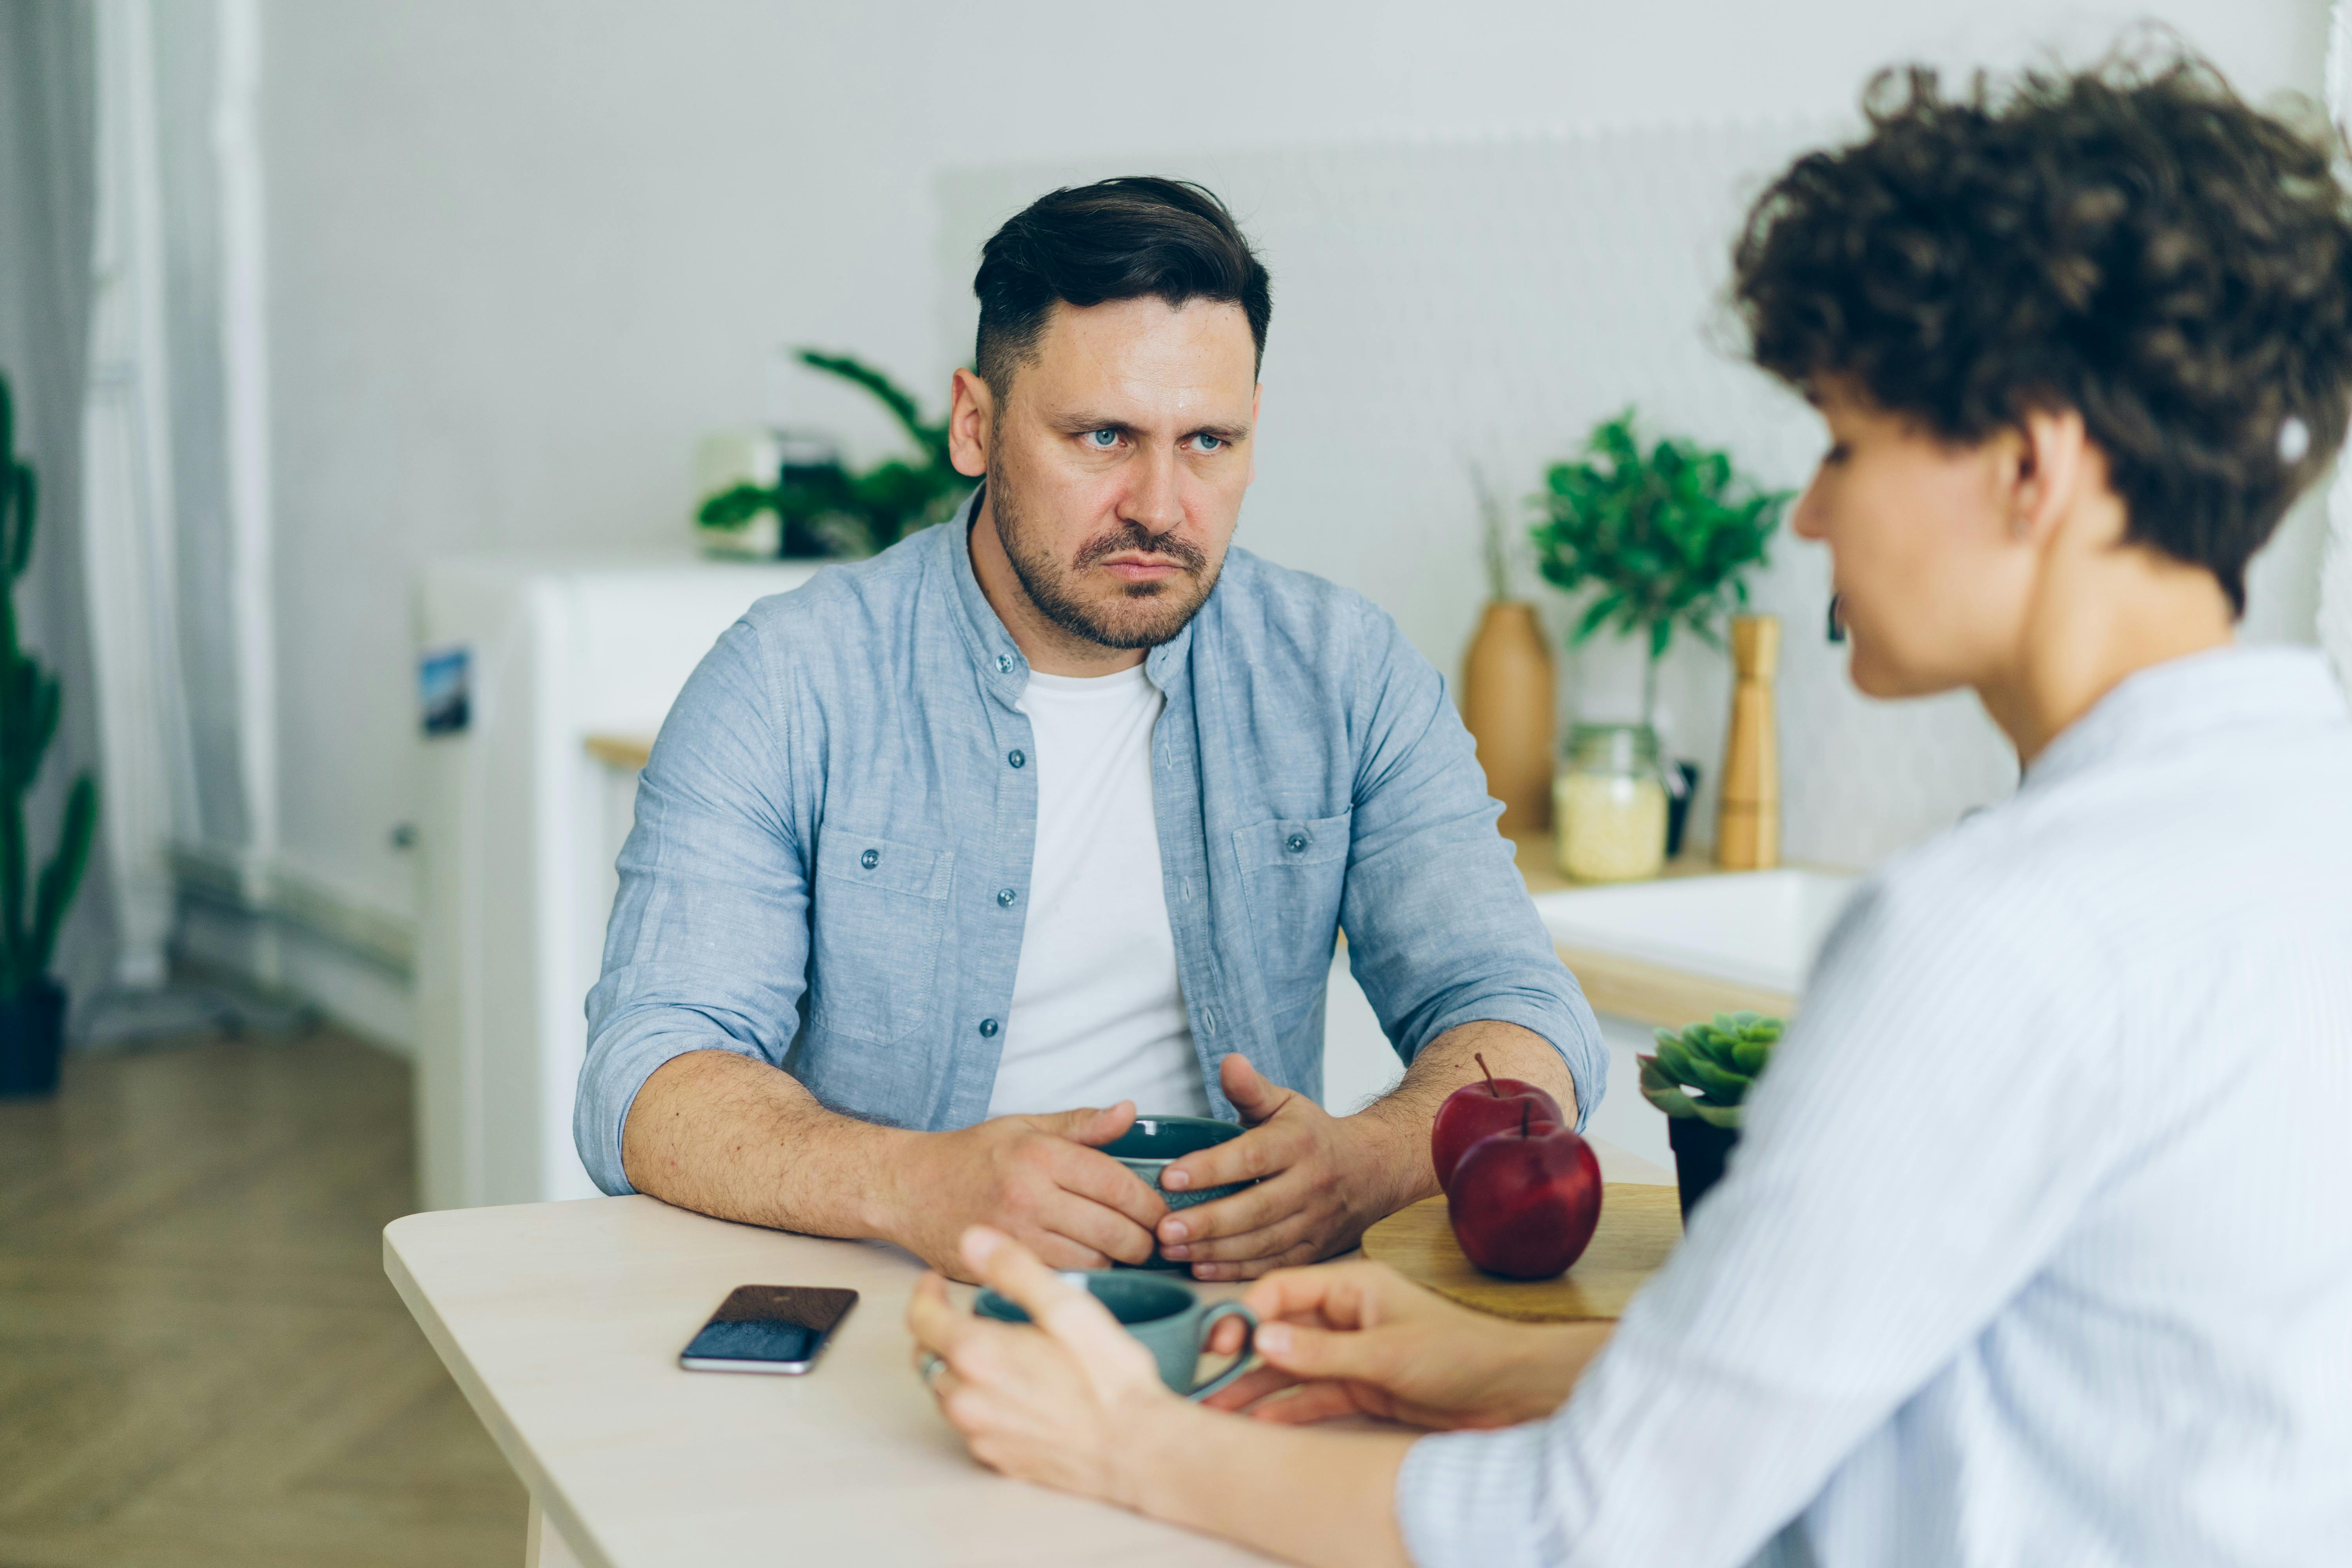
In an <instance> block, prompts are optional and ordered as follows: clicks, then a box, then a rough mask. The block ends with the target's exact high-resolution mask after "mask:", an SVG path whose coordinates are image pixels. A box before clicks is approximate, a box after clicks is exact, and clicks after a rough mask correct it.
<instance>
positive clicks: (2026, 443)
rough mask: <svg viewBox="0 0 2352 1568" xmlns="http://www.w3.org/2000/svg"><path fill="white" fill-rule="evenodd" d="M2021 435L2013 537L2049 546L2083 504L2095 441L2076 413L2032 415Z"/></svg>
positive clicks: (2031, 412)
mask: <svg viewBox="0 0 2352 1568" xmlns="http://www.w3.org/2000/svg"><path fill="white" fill-rule="evenodd" d="M2017 433H2018V436H2019V437H2020V440H2019V446H2018V452H2017V471H2016V477H2015V479H2013V480H2012V481H2011V484H2012V493H2011V497H2010V504H2011V512H2010V531H2011V533H2012V534H2014V535H2015V536H2016V537H2017V538H2018V539H2019V541H2021V542H2027V541H2030V542H2033V543H2036V544H2041V543H2045V542H2048V541H2049V540H2050V539H2052V538H2053V537H2054V536H2055V535H2056V533H2057V531H2058V530H2059V528H2060V526H2061V525H2063V523H2064V522H2065V521H2066V519H2067V518H2068V516H2069V515H2071V514H2072V513H2073V511H2074V506H2075V503H2076V502H2077V501H2078V500H2081V499H2082V489H2083V485H2084V480H2085V479H2086V478H2087V477H2088V469H2089V464H2088V461H2087V459H2088V457H2089V445H2090V437H2089V434H2088V433H2087V432H2086V431H2085V430H2084V427H2083V416H2082V415H2081V414H2080V413H2078V412H2076V411H2075V410H2074V409H2072V408H2058V409H2032V410H2029V411H2028V412H2027V414H2026V415H2025V416H2024V418H2022V419H2021V420H2020V421H2019V422H2018V432H2017Z"/></svg>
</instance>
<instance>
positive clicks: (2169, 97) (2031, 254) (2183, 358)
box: [1732, 47, 2352, 613]
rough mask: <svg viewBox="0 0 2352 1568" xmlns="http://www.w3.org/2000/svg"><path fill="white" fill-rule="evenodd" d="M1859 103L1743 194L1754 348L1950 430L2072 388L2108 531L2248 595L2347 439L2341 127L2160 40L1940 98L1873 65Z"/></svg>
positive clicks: (1803, 377)
mask: <svg viewBox="0 0 2352 1568" xmlns="http://www.w3.org/2000/svg"><path fill="white" fill-rule="evenodd" d="M1863 108H1864V112H1865V113H1866V114H1867V116H1868V118H1869V121H1870V133H1869V134H1868V136H1866V137H1865V138H1864V140H1862V141H1860V142H1856V143H1854V144H1853V145H1851V146H1848V147H1844V148H1842V149H1839V150H1837V151H1834V152H1823V153H1811V154H1809V155H1808V156H1806V157H1804V158H1801V159H1800V160H1799V161H1798V162H1797V163H1796V164H1795V165H1794V166H1792V167H1791V168H1790V169H1789V170H1788V172H1787V173H1785V174H1782V175H1781V176H1780V178H1779V179H1778V180H1777V181H1775V182H1774V183H1773V184H1772V185H1771V187H1770V188H1769V190H1767V191H1766V192H1765V193H1764V195H1762V197H1760V198H1759V200H1758V201H1757V203H1756V205H1755V206H1754V207H1753V209H1751V211H1750V212H1749V214H1748V221H1747V224H1746V226H1745V229H1744V232H1743V233H1742V234H1741V236H1740V238H1739V241H1738V246H1737V247H1736V248H1735V251H1734V256H1733V266H1734V274H1735V276H1734V283H1733V290H1732V291H1733V298H1734V300H1735V301H1736V303H1737V306H1738V310H1739V313H1740V316H1741V317H1742V319H1743V320H1744V321H1746V323H1747V326H1748V332H1749V335H1750V340H1751V343H1752V349H1751V352H1752V353H1753V355H1754V357H1755V360H1756V363H1758V364H1759V365H1761V366H1762V367H1763V368H1765V369H1766V370H1768V371H1770V372H1772V373H1773V374H1776V375H1779V376H1780V377H1782V378H1783V379H1785V380H1787V381H1789V382H1790V383H1791V384H1795V385H1797V386H1798V387H1800V388H1804V389H1809V390H1810V389H1816V388H1818V387H1819V386H1820V385H1821V384H1822V381H1823V380H1824V379H1825V378H1833V379H1838V380H1843V381H1845V382H1847V383H1849V384H1852V386H1853V388H1854V389H1856V390H1857V391H1859V392H1861V393H1862V394H1864V395H1866V396H1867V397H1868V398H1869V399H1870V400H1871V401H1873V402H1874V403H1876V404H1877V405H1879V406H1880V407H1882V408H1884V409H1885V410H1886V411H1887V412H1890V413H1893V414H1897V415H1902V416H1908V417H1910V418H1912V419H1914V420H1916V422H1917V423H1918V424H1919V425H1920V426H1924V427H1925V428H1926V429H1927V430H1929V431H1931V432H1933V433H1934V434H1935V435H1937V437H1941V438H1942V439H1944V440H1947V441H1950V442H1954V443H1974V442H1977V441H1980V440H1982V439H1984V438H1985V437H1988V436H1990V435H1991V434H1992V433H1993V432H1994V431H1996V430H1998V429H2000V428H2002V427H2004V426H2016V425H2017V424H2019V422H2020V421H2021V420H2022V418H2023V417H2024V416H2025V415H2027V414H2028V413H2030V412H2034V411H2047V410H2053V409H2059V408H2072V409H2074V410H2076V411H2078V412H2079V413H2080V414H2081V415H2082V416H2083V423H2084V427H2085V428H2086V430H2087V431H2088V433H2089V435H2090V437H2091V439H2092V440H2093V441H2095V442H2096V443H2097V445H2098V446H2099V447H2100V449H2101V450H2102V451H2103V452H2105V455H2106V458H2107V461H2108V466H2109V469H2110V473H2111V476H2112V479H2113V483H2114V485H2115V488H2116V493H2117V494H2118V495H2119V496H2120V497H2121V498H2122V499H2123V501H2124V504H2125V507H2126V511H2127V514H2128V521H2127V523H2126V537H2127V538H2129V539H2130V540H2132V541H2133V542H2137V543H2140V544H2145V545H2148V546H2152V547H2154V548H2155V549H2158V550H2159V551H2161V552H2164V553H2165V554H2167V555H2169V556H2172V557H2174V558H2175V559H2177V560H2180V561H2184V562H2188V563H2193V564H2195V565H2199V566H2203V567H2205V568H2207V569H2208V570H2210V572H2212V574H2214V575H2215V576H2216V577H2217V578H2219V579H2220V580H2221V586H2222V589H2223V591H2224V592H2226V593H2227V594H2228V595H2229V596H2230V601H2231V605H2234V606H2235V607H2236V608H2237V609H2238V610H2239V612H2240V613H2243V611H2244V609H2245V571H2246V562H2247V560H2248V559H2249V558H2250V557H2251V556H2252V554H2253V553H2254V552H2255V551H2256V550H2258V549H2260V548H2261V546H2262V544H2263V541H2265V540H2266V539H2268V538H2269V537H2270V533H2271V531H2272V530H2273V528H2274V527H2276V526H2277V524H2278V521H2279V519H2280V518H2281V517H2282V516H2283V515H2284V513H2285V511H2286V509H2287V507H2288V506H2289V505H2290V504H2291V503H2292V502H2293V501H2294V498H2295V496H2296V495H2297V494H2298V493H2300V492H2301V491H2302V489H2304V488H2305V486H2306V485H2308V484H2309V483H2310V482H2311V480H2312V479H2315V477H2316V476H2317V475H2318V474H2319V472H2320V471H2321V469H2323V468H2326V465H2327V463H2328V460H2329V459H2330V458H2332V457H2333V456H2334V454H2335V452H2336V447H2338V445H2340V444H2341V442H2342V440H2343V437H2344V428H2345V418H2346V413H2347V378H2352V204H2347V197H2346V193H2345V190H2344V188H2343V186H2341V185H2340V184H2338V183H2337V182H2336V177H2335V171H2334V168H2333V166H2332V165H2333V162H2334V157H2335V154H2336V152H2337V150H2338V149H2339V148H2340V147H2341V145H2342V142H2341V139H2340V138H2339V137H2338V136H2337V135H2336V132H2333V131H2332V130H2322V129H2319V128H2317V127H2316V126H2315V128H2313V129H2311V130H2307V131H2306V130H2302V129H2298V128H2296V127H2295V126H2294V125H2291V124H2289V123H2287V122H2286V121H2283V120H2281V119H2277V118H2273V117H2272V116H2270V115H2266V114H2263V113H2259V112H2257V111H2256V110H2253V109H2251V108H2249V107H2248V106H2247V105H2246V104H2245V103H2244V102H2243V101H2242V100H2240V99H2239V98H2238V96H2237V95H2236V94H2235V93H2234V92H2233V91H2231V89H2230V87H2229V84H2228V83H2227V82H2226V81H2224V80H2223V79H2222V78H2221V74H2220V73H2219V72H2218V71H2216V70H2215V69H2214V68H2212V67H2211V66H2210V64H2208V63H2206V62H2205V61H2203V60H2201V59H2199V58H2195V57H2194V56H2190V55H2188V54H2186V53H2185V52H2183V51H2181V50H2179V48H2178V47H2167V48H2164V49H2163V50H2161V51H2160V52H2159V54H2158V58H2153V59H2152V60H2147V61H2144V62H2143V61H2135V60H2134V59H2131V58H2126V57H2124V56H2122V55H2118V56H2116V58H2111V59H2110V60H2109V61H2108V62H2107V63H2106V64H2105V65H2103V66H2101V67H2099V68H2096V69H2095V70H2092V71H2089V72H2086V73H2084V74H2081V75H2075V76H2062V75H2058V74H2054V73H2028V74H2026V75H2024V76H2022V77H2021V78H2019V79H2016V80H2015V81H2013V82H2012V83H2010V84H2008V85H2007V86H2005V87H1996V86H1994V85H1992V84H1990V83H1989V82H1988V81H1987V79H1985V78H1984V77H1982V76H1979V77H1978V78H1977V79H1975V81H1974V83H1973V85H1972V89H1971V90H1970V91H1969V93H1968V94H1967V95H1966V96H1965V97H1956V98H1948V97H1946V96H1944V95H1943V93H1942V92H1941V90H1940V89H1939V87H1938V84H1937V78H1936V75H1935V73H1934V72H1932V71H1929V70H1927V69H1924V68H1911V69H1908V70H1905V71H1900V72H1895V71H1887V72H1882V73H1881V74H1880V75H1879V76H1878V77H1877V78H1875V79H1874V80H1873V81H1872V83H1871V85H1870V87H1869V89H1867V90H1866V91H1865V93H1864V99H1863Z"/></svg>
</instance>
